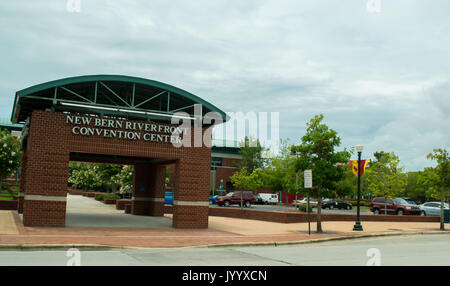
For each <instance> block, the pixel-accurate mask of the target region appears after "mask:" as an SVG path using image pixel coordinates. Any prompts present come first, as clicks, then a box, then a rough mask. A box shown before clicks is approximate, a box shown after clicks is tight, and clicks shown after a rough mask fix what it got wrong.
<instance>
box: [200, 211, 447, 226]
mask: <svg viewBox="0 0 450 286" xmlns="http://www.w3.org/2000/svg"><path fill="white" fill-rule="evenodd" d="M209 215H210V216H222V217H232V218H241V219H251V220H262V221H270V222H278V223H299V222H308V214H307V213H301V212H276V211H275V212H274V211H262V210H249V209H243V210H241V209H236V208H215V207H214V208H210V209H209ZM321 217H322V221H355V219H356V215H354V214H351V215H347V214H322V215H321ZM316 219H317V215H316V213H311V221H312V222H315V221H316ZM361 221H392V222H439V217H431V216H396V215H361Z"/></svg>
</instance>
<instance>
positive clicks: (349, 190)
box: [336, 170, 363, 198]
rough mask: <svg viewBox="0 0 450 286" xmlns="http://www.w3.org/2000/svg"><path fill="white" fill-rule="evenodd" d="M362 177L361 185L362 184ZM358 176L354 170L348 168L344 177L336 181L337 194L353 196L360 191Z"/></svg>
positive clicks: (342, 196)
mask: <svg viewBox="0 0 450 286" xmlns="http://www.w3.org/2000/svg"><path fill="white" fill-rule="evenodd" d="M362 178H363V177H361V185H363V184H362ZM357 180H358V177H356V176H355V175H354V174H353V171H352V170H346V171H345V173H344V176H343V178H342V179H341V180H340V181H339V182H337V183H336V194H337V195H338V196H339V197H341V198H345V197H353V196H355V194H356V193H357V191H358V185H357V184H358V181H357Z"/></svg>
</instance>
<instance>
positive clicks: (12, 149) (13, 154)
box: [0, 129, 21, 196]
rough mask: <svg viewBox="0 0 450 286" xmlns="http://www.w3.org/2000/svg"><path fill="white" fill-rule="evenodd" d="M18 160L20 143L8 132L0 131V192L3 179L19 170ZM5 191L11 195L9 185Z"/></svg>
mask: <svg viewBox="0 0 450 286" xmlns="http://www.w3.org/2000/svg"><path fill="white" fill-rule="evenodd" d="M20 158H21V152H20V142H19V141H18V140H17V139H15V138H14V137H13V136H12V135H11V134H10V133H9V132H8V131H6V130H1V129H0V190H1V189H2V188H3V182H4V181H5V179H6V178H7V177H9V176H11V175H12V174H13V173H14V172H15V171H17V170H18V169H19V166H20ZM6 190H7V191H8V193H9V194H10V195H11V196H12V195H13V194H12V191H11V190H10V189H9V185H8V186H6Z"/></svg>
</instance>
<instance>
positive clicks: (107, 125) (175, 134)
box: [66, 115, 188, 144]
mask: <svg viewBox="0 0 450 286" xmlns="http://www.w3.org/2000/svg"><path fill="white" fill-rule="evenodd" d="M66 123H68V124H72V125H75V126H73V127H72V133H73V134H75V135H82V136H100V137H108V138H119V139H128V140H145V141H151V142H170V143H175V144H181V143H182V139H181V137H180V135H181V134H187V132H188V128H185V127H175V126H167V125H160V124H155V123H144V122H130V121H123V120H117V119H104V118H96V117H90V116H77V115H67V118H66ZM161 133H162V134H161ZM169 134H170V135H169Z"/></svg>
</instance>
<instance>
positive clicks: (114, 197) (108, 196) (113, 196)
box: [95, 195, 120, 201]
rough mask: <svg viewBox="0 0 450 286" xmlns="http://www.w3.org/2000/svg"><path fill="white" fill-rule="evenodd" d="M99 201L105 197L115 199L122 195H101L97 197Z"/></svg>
mask: <svg viewBox="0 0 450 286" xmlns="http://www.w3.org/2000/svg"><path fill="white" fill-rule="evenodd" d="M95 199H96V200H97V201H103V200H105V199H113V200H119V199H120V197H119V196H118V195H100V196H97V198H95Z"/></svg>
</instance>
